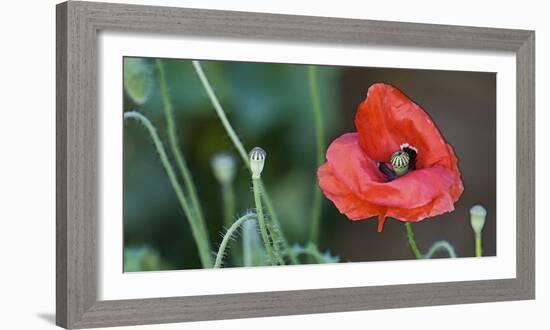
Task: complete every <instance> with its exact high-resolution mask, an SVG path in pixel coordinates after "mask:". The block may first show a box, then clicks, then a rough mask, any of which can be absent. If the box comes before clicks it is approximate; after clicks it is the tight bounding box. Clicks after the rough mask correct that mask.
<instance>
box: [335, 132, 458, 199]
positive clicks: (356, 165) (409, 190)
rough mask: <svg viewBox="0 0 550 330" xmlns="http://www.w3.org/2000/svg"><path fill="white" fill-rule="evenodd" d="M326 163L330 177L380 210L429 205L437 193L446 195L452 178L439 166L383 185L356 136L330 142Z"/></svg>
mask: <svg viewBox="0 0 550 330" xmlns="http://www.w3.org/2000/svg"><path fill="white" fill-rule="evenodd" d="M327 160H328V162H329V163H330V164H331V165H332V170H333V172H334V175H335V176H336V177H337V178H338V179H339V180H340V182H341V183H342V184H344V185H346V187H347V189H348V190H350V191H353V192H354V193H355V195H356V196H358V198H360V199H361V200H363V201H365V202H368V203H370V204H375V205H379V206H383V207H390V208H391V207H395V208H416V207H421V206H423V205H426V204H429V203H430V202H431V201H432V200H434V199H435V198H436V197H438V195H440V194H449V189H450V187H451V186H452V184H453V182H454V179H455V176H454V175H453V173H452V171H451V170H449V169H447V168H446V167H443V166H439V165H437V166H434V167H430V168H424V169H420V170H415V171H412V172H410V173H408V174H406V175H404V176H402V177H400V178H398V179H396V180H393V181H391V182H385V181H386V180H385V178H384V176H383V175H382V173H381V172H380V171H379V170H378V167H377V166H376V163H375V162H374V161H373V160H371V159H369V158H368V156H366V155H365V153H364V152H362V149H361V147H360V146H359V139H358V135H357V134H356V133H348V134H344V135H342V136H340V137H339V138H337V139H336V140H334V141H333V142H332V143H331V145H330V146H329V148H328V151H327Z"/></svg>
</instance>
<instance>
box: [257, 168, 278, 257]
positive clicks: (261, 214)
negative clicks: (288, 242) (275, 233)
mask: <svg viewBox="0 0 550 330" xmlns="http://www.w3.org/2000/svg"><path fill="white" fill-rule="evenodd" d="M260 189H261V186H260V179H255V178H253V179H252V190H253V191H254V203H255V204H256V218H257V219H258V225H259V226H260V233H261V234H262V240H263V241H264V247H265V251H266V252H267V255H268V256H269V261H270V262H271V264H272V265H276V264H277V261H276V260H275V255H274V254H273V249H272V247H271V241H270V240H269V235H268V233H267V228H266V225H265V219H264V211H263V208H262V199H261V197H260V194H261V192H260Z"/></svg>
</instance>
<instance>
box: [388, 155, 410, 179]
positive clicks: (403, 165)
mask: <svg viewBox="0 0 550 330" xmlns="http://www.w3.org/2000/svg"><path fill="white" fill-rule="evenodd" d="M409 161H410V156H409V154H408V153H406V152H405V151H402V150H400V151H397V152H394V153H393V155H391V164H392V166H393V170H394V171H395V174H397V175H398V176H402V175H405V174H406V173H407V172H408V171H409Z"/></svg>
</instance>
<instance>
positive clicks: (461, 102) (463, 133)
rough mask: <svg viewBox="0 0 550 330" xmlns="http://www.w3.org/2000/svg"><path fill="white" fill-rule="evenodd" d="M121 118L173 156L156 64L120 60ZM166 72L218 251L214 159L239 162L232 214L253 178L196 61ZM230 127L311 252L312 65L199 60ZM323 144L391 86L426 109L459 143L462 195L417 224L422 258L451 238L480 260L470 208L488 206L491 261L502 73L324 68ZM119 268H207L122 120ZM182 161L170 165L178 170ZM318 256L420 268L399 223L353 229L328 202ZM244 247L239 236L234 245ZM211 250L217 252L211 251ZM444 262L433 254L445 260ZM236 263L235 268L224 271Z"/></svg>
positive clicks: (243, 203) (141, 138)
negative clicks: (374, 87) (258, 156)
mask: <svg viewBox="0 0 550 330" xmlns="http://www.w3.org/2000/svg"><path fill="white" fill-rule="evenodd" d="M124 61H125V68H124V69H125V70H124V75H125V77H124V78H125V82H126V86H125V87H126V88H125V92H124V104H123V109H124V111H130V110H136V111H139V112H141V113H143V114H144V115H146V116H147V117H148V118H149V119H150V120H151V121H152V122H153V124H154V125H155V126H156V128H157V130H158V132H159V135H160V138H161V140H162V141H163V142H164V145H165V147H166V148H167V149H168V138H167V134H166V121H165V117H164V113H163V103H162V98H161V95H160V91H159V82H158V72H157V68H156V67H155V64H154V59H144V58H143V59H135V58H129V57H125V58H124ZM162 63H163V65H164V68H165V72H166V80H167V84H168V89H169V95H170V99H171V101H172V105H173V109H174V115H175V117H176V125H177V128H178V134H179V136H178V138H179V142H180V146H181V149H182V151H183V154H184V155H185V157H186V160H187V163H188V165H189V167H190V170H191V173H192V175H193V179H194V182H195V184H196V186H197V189H198V195H199V198H200V201H201V204H202V207H203V210H204V213H205V218H206V220H207V226H208V231H209V236H210V239H211V241H212V248H213V249H214V250H217V247H218V245H219V243H220V242H221V239H222V237H221V235H222V234H223V220H222V218H223V210H222V200H221V194H220V186H219V184H218V183H217V181H216V180H215V178H214V176H213V174H212V171H211V166H210V161H211V158H212V157H213V156H214V155H215V154H216V153H218V152H230V153H233V154H234V155H235V157H236V158H237V161H238V167H237V168H238V173H237V177H236V179H235V190H236V196H237V199H236V202H237V214H235V216H238V215H242V214H243V213H244V212H245V211H246V210H247V209H251V208H253V207H254V202H253V196H252V193H251V182H250V176H249V174H248V172H247V170H246V168H245V166H244V165H243V164H242V163H241V162H240V159H239V158H238V155H237V154H236V152H235V150H234V148H233V145H232V143H231V141H230V140H229V138H228V137H227V135H226V134H225V131H224V129H223V127H222V125H221V123H220V121H219V120H218V118H217V116H216V113H215V111H214V109H213V107H212V105H211V103H210V100H209V99H208V97H207V95H206V93H205V91H204V89H203V87H202V85H201V83H200V81H199V79H198V76H197V75H196V73H195V71H194V69H193V66H192V63H191V61H190V60H179V59H177V60H176V59H164V60H162ZM201 63H202V66H203V68H204V71H205V73H206V75H207V76H208V78H209V80H210V82H211V84H212V86H213V88H214V90H215V92H216V93H217V95H218V97H219V99H220V102H221V104H222V106H223V107H224V110H225V111H226V112H227V115H228V117H229V120H230V121H231V123H232V125H233V127H234V129H235V130H236V131H237V133H238V134H239V137H240V138H241V140H242V141H243V143H244V145H245V147H246V148H247V149H248V150H249V149H251V148H253V147H255V146H261V147H262V148H264V149H265V150H266V151H267V161H266V165H265V169H264V172H263V173H262V177H263V179H264V182H265V184H266V187H267V190H268V191H269V194H270V196H271V198H272V200H273V203H274V205H275V208H276V211H277V213H278V215H279V218H280V221H281V224H282V229H283V232H284V233H285V235H286V236H287V238H288V240H289V241H290V242H291V243H299V244H306V243H307V240H308V235H309V221H310V218H311V215H310V214H311V208H312V200H313V191H314V190H313V189H314V185H315V184H316V169H317V165H316V162H317V161H316V149H315V148H316V147H315V131H314V125H313V112H312V105H311V99H310V95H309V86H308V71H307V70H308V68H307V66H306V65H291V64H271V63H249V62H246V63H244V62H226V61H202V62H201ZM317 78H318V86H319V91H320V99H321V106H322V111H323V116H324V123H325V132H326V144H327V145H328V144H329V143H330V142H331V141H332V140H333V139H334V138H336V137H338V136H339V135H341V134H343V133H346V132H351V131H355V127H354V115H355V112H356V109H357V105H358V104H359V103H360V102H361V101H362V100H363V99H364V98H365V96H366V92H367V89H368V87H369V86H370V85H371V84H373V83H375V82H386V83H390V84H393V85H395V86H396V87H398V88H400V89H401V90H402V91H403V92H404V93H405V94H407V95H408V96H409V97H410V98H412V99H413V100H414V101H415V102H416V103H418V104H420V105H421V106H422V107H423V108H424V109H425V110H426V111H427V112H428V113H429V114H430V115H431V116H432V118H433V120H434V122H435V123H436V124H437V125H438V127H439V129H440V130H441V132H442V133H443V135H444V136H445V138H446V139H447V141H448V142H449V143H450V144H452V145H453V147H454V148H455V152H456V154H457V156H458V158H459V166H460V169H461V171H462V175H463V177H462V178H463V181H464V185H465V192H464V194H463V196H462V198H461V199H460V200H459V201H458V203H457V204H456V205H455V207H456V210H455V211H454V212H453V213H448V214H445V215H442V216H438V217H435V218H432V219H426V220H424V221H422V222H420V223H417V224H414V226H413V228H414V230H415V234H416V237H417V242H418V244H419V247H420V249H421V250H422V251H423V252H426V251H427V249H428V248H429V247H430V245H431V244H432V242H433V241H435V240H442V239H444V240H448V241H450V242H451V243H452V244H453V245H454V246H455V249H456V251H457V253H458V255H459V257H468V256H473V255H474V238H473V233H472V229H471V227H470V225H469V212H468V210H469V208H470V207H471V206H472V205H474V204H477V203H480V204H483V205H484V206H485V207H486V209H487V211H488V215H487V223H486V226H485V230H484V233H483V237H484V255H486V256H491V255H495V253H496V235H495V232H496V222H495V219H496V217H495V215H496V214H495V213H496V209H495V206H496V75H495V74H494V73H479V72H453V71H433V70H407V69H385V68H359V67H336V66H318V67H317ZM123 162H124V164H123V169H124V174H123V176H124V183H123V187H124V188H123V189H124V196H123V197H124V216H123V218H124V220H123V221H124V261H125V262H124V265H125V267H124V270H125V271H144V270H169V269H191V268H201V265H200V261H199V258H198V253H197V249H196V247H195V244H194V241H193V239H192V236H191V232H190V228H189V225H188V223H187V220H186V219H185V216H184V214H183V212H182V210H181V208H180V207H179V204H178V202H177V199H176V196H175V194H174V191H173V189H172V187H171V185H170V182H169V180H168V177H167V175H166V173H165V171H164V168H163V167H162V164H161V162H160V160H159V158H158V154H157V152H156V150H155V148H154V146H153V143H152V142H151V139H150V137H149V135H148V134H147V132H146V130H145V129H144V128H143V127H142V126H141V125H139V124H137V123H136V122H133V121H127V122H125V123H124V161H123ZM174 163H175V162H173V164H174ZM322 200H323V208H322V220H321V227H320V242H319V247H320V250H321V251H327V250H329V251H330V252H331V253H332V254H333V255H337V256H339V257H340V261H342V262H348V261H375V260H400V259H413V258H414V256H413V255H412V253H411V252H410V249H409V247H408V245H407V240H406V232H405V227H404V226H403V223H402V222H400V221H396V220H393V219H388V221H387V222H386V225H385V227H384V231H383V232H382V233H377V232H376V224H377V221H376V220H375V219H374V218H373V219H372V220H366V221H356V222H351V221H349V220H347V218H346V217H345V216H342V215H340V214H339V213H338V211H337V209H336V208H335V207H334V205H333V204H332V202H330V201H329V200H327V199H326V198H325V197H324V196H323V198H322ZM237 240H238V238H237ZM213 253H214V251H213ZM445 256H446V255H445V254H444V253H441V254H438V255H437V257H445ZM229 266H231V265H229Z"/></svg>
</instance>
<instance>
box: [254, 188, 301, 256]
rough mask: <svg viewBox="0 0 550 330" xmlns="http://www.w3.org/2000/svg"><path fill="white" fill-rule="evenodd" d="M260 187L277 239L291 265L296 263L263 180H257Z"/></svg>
mask: <svg viewBox="0 0 550 330" xmlns="http://www.w3.org/2000/svg"><path fill="white" fill-rule="evenodd" d="M259 184H260V188H261V189H262V197H263V198H262V199H263V201H264V203H265V208H266V209H267V213H268V214H269V216H270V217H271V222H272V223H273V226H274V227H275V231H276V232H277V233H278V234H277V235H278V237H277V238H278V241H279V242H281V245H282V248H283V250H284V251H285V254H286V255H287V256H288V258H289V259H290V263H291V264H293V265H296V264H298V263H299V262H298V258H297V257H296V255H294V252H293V251H292V249H291V248H290V245H289V244H288V241H287V240H286V237H285V234H284V233H283V230H282V229H281V223H280V222H279V218H278V217H277V213H276V212H275V209H274V207H273V204H272V203H271V198H269V196H267V191H266V189H265V186H264V183H263V181H262V180H261V179H260V180H259Z"/></svg>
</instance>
